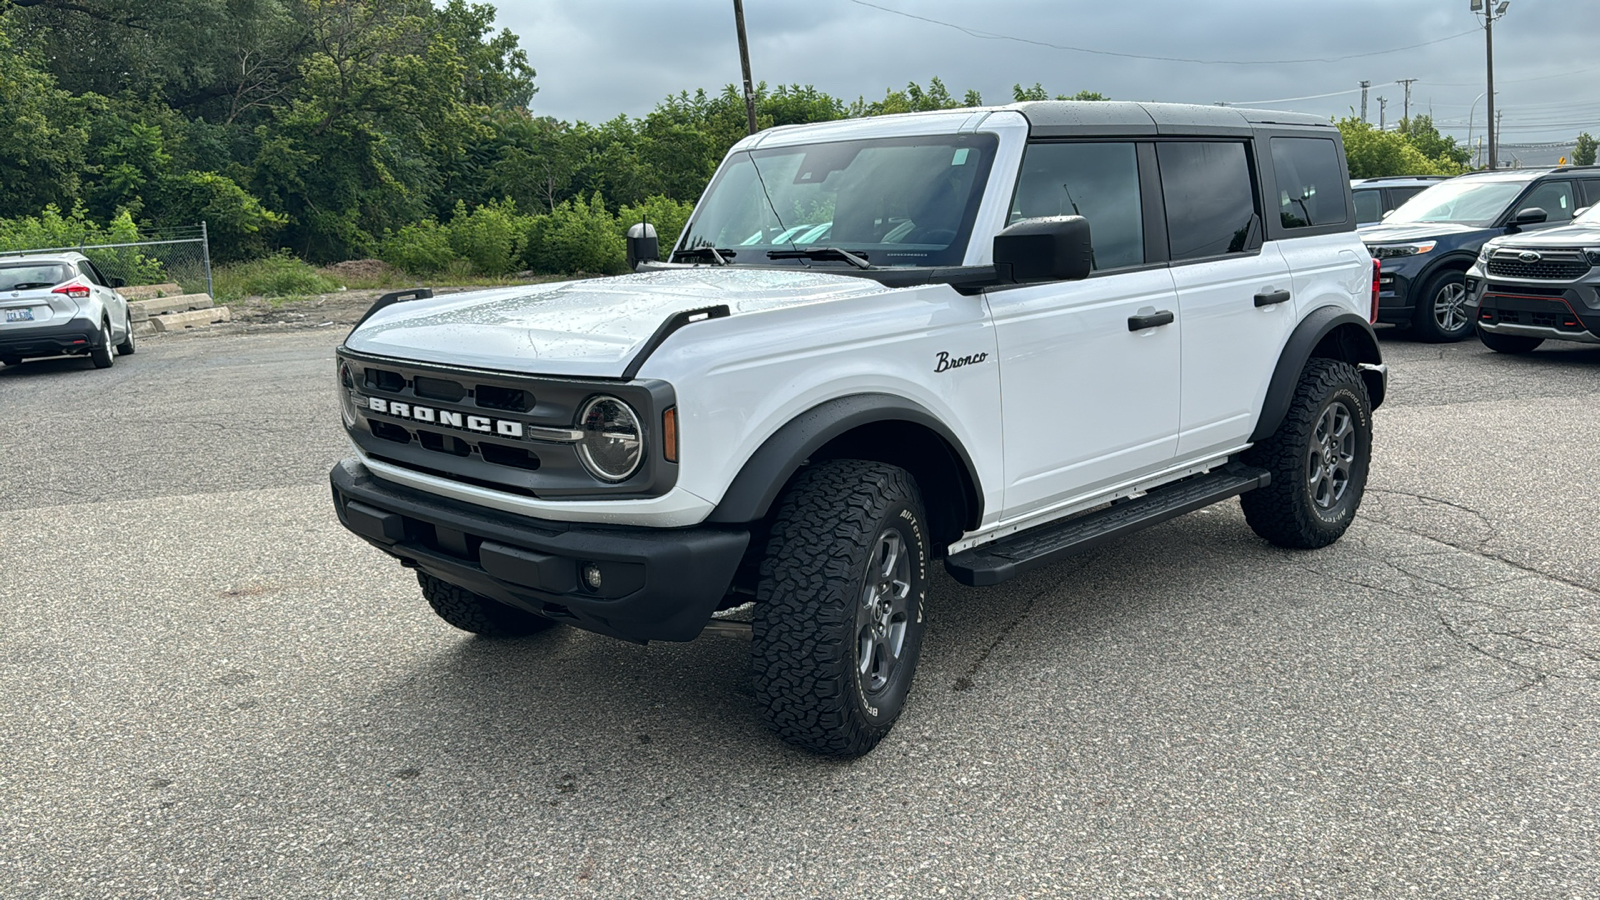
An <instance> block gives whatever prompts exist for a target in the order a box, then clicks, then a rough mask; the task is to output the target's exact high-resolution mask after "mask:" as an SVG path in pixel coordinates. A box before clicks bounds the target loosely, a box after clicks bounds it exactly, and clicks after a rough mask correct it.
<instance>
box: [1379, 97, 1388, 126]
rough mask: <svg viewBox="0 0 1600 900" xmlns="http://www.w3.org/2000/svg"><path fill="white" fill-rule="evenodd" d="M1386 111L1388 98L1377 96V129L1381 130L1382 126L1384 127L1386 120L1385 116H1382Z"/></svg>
mask: <svg viewBox="0 0 1600 900" xmlns="http://www.w3.org/2000/svg"><path fill="white" fill-rule="evenodd" d="M1388 111H1389V98H1388V97H1379V98H1378V130H1379V131H1382V130H1383V128H1384V124H1385V121H1386V120H1385V118H1384V113H1386V112H1388Z"/></svg>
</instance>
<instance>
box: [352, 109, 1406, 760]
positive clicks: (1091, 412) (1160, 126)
mask: <svg viewBox="0 0 1600 900" xmlns="http://www.w3.org/2000/svg"><path fill="white" fill-rule="evenodd" d="M1355 224H1356V217H1355V214H1354V210H1353V207H1352V204H1351V201H1350V189H1349V176H1348V172H1347V171H1346V167H1345V162H1344V152H1343V148H1342V145H1341V143H1340V139H1339V133H1338V131H1336V130H1335V129H1334V128H1333V127H1332V126H1331V125H1329V124H1328V123H1327V122H1325V121H1321V120H1319V119H1316V118H1313V117H1310V116H1303V115H1297V114H1292V113H1282V112H1264V111H1251V110H1240V109H1228V108H1220V107H1206V106H1180V105H1168V104H1155V103H1118V102H1112V103H1104V102H1099V103H1072V102H1053V103H1052V102H1041V103H1021V104H1017V105H1014V106H1008V107H1002V108H992V109H967V110H954V111H948V112H937V113H921V114H913V115H904V116H889V117H884V118H877V119H856V120H849V121H841V122H830V123H825V124H816V125H806V126H796V127H789V128H775V129H772V130H769V131H765V132H762V133H759V134H756V135H752V136H751V137H748V138H746V139H744V140H742V141H740V142H739V143H738V144H737V145H736V146H735V147H734V148H733V149H732V150H731V151H730V152H729V154H728V156H727V159H726V160H725V161H724V162H723V164H722V166H721V168H720V169H719V170H718V171H717V173H716V176H715V177H714V178H713V179H712V181H711V184H710V185H709V187H707V189H706V192H705V195H704V196H703V197H702V198H701V200H700V201H699V203H698V204H697V205H696V207H695V210H694V214H693V216H692V218H691V219H690V221H689V223H688V224H687V226H686V227H685V228H684V230H683V233H682V236H681V237H680V238H679V240H678V242H677V244H676V246H675V248H674V249H673V250H672V252H671V254H670V257H669V261H666V262H659V261H657V260H656V247H655V245H654V243H655V242H654V239H653V238H652V237H651V236H650V230H649V229H647V228H641V227H637V226H636V227H635V229H634V231H633V232H631V234H633V235H636V237H632V238H630V256H631V257H632V258H634V259H637V260H639V261H638V262H637V263H636V265H635V269H636V271H635V273H634V274H631V275H625V276H621V277H616V278H608V279H598V280H587V281H572V282H566V283H560V284H543V285H535V286H528V287H515V288H506V289H496V290H488V291H478V292H472V293H465V294H453V295H450V296H448V297H440V298H433V297H431V295H428V293H427V292H426V291H420V292H413V293H412V294H409V295H408V294H394V295H389V296H386V297H384V298H381V299H380V300H379V302H378V303H376V304H375V305H374V307H373V309H372V310H371V311H370V312H369V313H368V314H367V317H366V318H365V319H364V320H363V321H362V322H361V323H359V324H358V325H357V326H356V327H355V328H354V329H353V330H352V332H351V333H350V336H349V337H348V338H347V339H346V341H345V343H344V345H343V346H342V347H340V349H339V353H338V362H337V378H338V393H339V399H340V403H341V406H342V413H343V419H344V426H345V428H346V429H347V431H348V433H349V436H350V438H351V440H352V443H353V445H354V450H355V455H354V456H353V457H351V458H350V459H346V460H344V461H343V462H341V463H340V464H339V465H337V466H336V467H335V468H334V470H333V472H332V476H331V477H332V482H333V495H334V501H335V505H336V506H337V510H338V515H339V518H340V521H341V522H343V523H344V525H345V526H346V527H348V528H349V529H350V530H352V531H354V532H355V533H356V534H358V535H360V536H361V537H362V538H365V539H366V540H367V541H369V542H370V543H372V544H373V545H374V546H376V547H378V548H379V549H380V550H382V551H384V552H385V553H388V554H389V555H391V556H393V557H395V558H397V559H398V560H399V561H400V562H401V563H402V564H403V565H405V566H409V567H412V568H415V569H416V570H417V577H418V579H419V580H420V582H421V585H422V592H423V595H424V596H425V597H426V598H427V600H428V601H429V603H430V604H431V605H432V606H433V608H434V609H435V610H436V611H437V612H438V614H439V615H440V616H441V617H443V618H444V619H445V620H446V621H447V622H449V623H451V624H452V625H455V626H457V627H459V628H463V629H465V630H467V631H470V632H475V633H478V634H483V635H515V634H526V633H529V632H533V631H538V630H542V629H545V628H548V627H550V626H552V625H554V624H556V623H565V624H568V625H572V626H576V627H578V628H583V629H587V630H589V631H593V632H598V633H600V634H605V635H611V636H614V637H619V638H624V639H627V640H633V641H650V640H666V641H687V640H690V639H693V638H694V637H696V636H698V635H700V634H701V633H702V632H704V631H707V630H708V628H709V629H710V630H714V631H730V630H731V631H734V632H738V631H740V630H742V631H743V633H745V634H747V635H748V636H749V638H750V641H751V656H752V668H753V679H754V687H755V694H756V697H757V700H758V703H759V706H760V710H761V713H762V715H763V717H764V718H765V720H766V722H767V723H768V724H769V725H770V726H771V727H772V728H773V729H774V730H775V731H776V732H777V733H778V735H780V736H781V737H782V738H783V739H784V740H786V741H789V742H791V743H793V744H796V745H798V746H801V747H804V748H807V749H810V750H813V751H816V752H820V753H827V754H835V755H844V756H850V755H857V754H861V753H865V752H866V751H868V750H870V749H871V748H872V747H873V746H874V745H875V744H876V743H877V742H878V741H879V740H880V739H881V738H883V736H884V735H885V734H887V733H888V731H889V729H890V727H891V726H892V724H893V723H894V721H895V719H896V718H897V717H898V716H899V715H900V713H901V710H902V708H903V706H904V704H905V701H906V697H907V692H908V690H909V689H910V686H911V681H912V675H913V672H914V671H915V669H916V664H917V655H918V650H919V648H920V646H921V643H922V638H923V634H924V629H925V628H926V627H927V618H926V612H927V611H926V607H925V596H926V592H927V589H928V584H929V581H930V579H932V578H933V577H934V575H933V574H932V571H931V567H932V566H933V565H934V564H935V563H936V562H940V561H942V563H943V565H944V567H945V569H946V570H947V571H948V572H949V573H950V574H951V575H952V576H953V577H954V578H955V579H956V580H957V581H959V582H961V583H963V584H967V585H992V584H997V583H999V582H1002V581H1005V580H1006V579H1008V578H1011V577H1012V576H1015V575H1017V574H1019V573H1021V572H1024V571H1027V570H1029V569H1031V568H1034V567H1037V566H1043V565H1048V564H1050V563H1051V562H1053V561H1055V560H1058V559H1061V558H1063V557H1066V556H1068V555H1071V554H1073V553H1077V552H1081V551H1083V550H1085V549H1087V548H1091V547H1095V546H1098V545H1100V544H1102V543H1104V542H1106V541H1108V540H1111V539H1114V538H1116V537H1118V536H1120V535H1123V534H1126V533H1128V532H1130V531H1133V530H1135V529H1138V528H1142V527H1145V526H1148V525H1151V524H1154V523H1157V522H1161V521H1165V520H1167V519H1170V518H1172V517H1174V516H1177V515H1180V514H1182V513H1185V512H1188V511H1190V510H1194V509H1198V508H1200V507H1202V506H1205V505H1207V504H1211V503H1216V502H1219V501H1222V500H1226V499H1229V498H1232V497H1235V496H1238V497H1240V502H1241V503H1242V505H1243V507H1244V514H1245V519H1246V521H1247V522H1248V523H1249V524H1250V527H1251V528H1253V529H1254V530H1255V531H1256V533H1257V534H1259V535H1260V536H1261V537H1263V538H1265V539H1266V540H1268V541H1270V542H1272V543H1274V544H1277V545H1279V546H1283V547H1298V548H1311V547H1319V546H1323V545H1326V544H1328V543H1330V542H1332V541H1335V540H1337V539H1338V538H1339V537H1340V535H1341V534H1343V533H1344V531H1345V529H1346V528H1347V527H1348V526H1349V525H1350V522H1351V519H1352V518H1353V516H1354V515H1355V512H1356V509H1357V507H1358V506H1359V504H1360V502H1361V496H1362V491H1363V489H1364V487H1365V484H1366V479H1367V470H1368V462H1369V457H1370V452H1371V446H1372V444H1371V441H1372V419H1371V413H1372V409H1373V408H1374V407H1376V406H1377V405H1378V404H1379V403H1381V402H1382V400H1383V396H1384V390H1385V386H1386V378H1387V375H1386V369H1385V368H1384V366H1383V364H1382V361H1381V359H1380V356H1379V352H1378V345H1377V342H1376V341H1375V340H1374V338H1373V333H1372V328H1371V326H1370V324H1369V323H1370V321H1371V319H1372V315H1373V312H1374V311H1375V309H1376V297H1377V293H1376V275H1375V265H1374V263H1373V260H1372V259H1371V257H1370V256H1369V255H1368V254H1367V251H1366V249H1365V248H1364V247H1363V245H1362V243H1361V241H1360V240H1359V239H1358V238H1357V236H1356V233H1355ZM744 607H748V616H747V617H746V618H744V619H743V621H742V622H741V621H740V620H739V619H738V618H737V617H738V616H739V615H742V614H743V609H742V608H744ZM724 610H733V611H735V613H734V615H732V616H730V615H729V614H727V613H724V614H723V615H722V616H720V617H719V616H718V615H717V614H718V613H719V612H721V611H724Z"/></svg>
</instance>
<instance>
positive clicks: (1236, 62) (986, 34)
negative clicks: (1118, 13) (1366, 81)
mask: <svg viewBox="0 0 1600 900" xmlns="http://www.w3.org/2000/svg"><path fill="white" fill-rule="evenodd" d="M850 2H851V3H854V4H856V5H857V6H865V7H869V8H871V9H876V10H879V11H880V12H886V13H889V14H890V15H896V16H902V17H904V18H907V19H915V20H917V21H918V22H927V23H928V24H930V25H938V26H940V27H943V28H953V29H955V30H956V31H959V32H961V33H962V34H965V35H967V36H968V37H975V38H979V39H981V40H986V41H1015V42H1016V43H1019V44H1031V45H1033V46H1035V47H1048V48H1050V49H1051V50H1070V51H1072V52H1074V53H1092V54H1095V55H1096V56H1116V57H1120V58H1122V59H1146V60H1153V61H1156V62H1177V63H1194V64H1196V65H1202V66H1286V65H1292V64H1295V63H1336V62H1344V61H1345V60H1347V59H1365V58H1366V57H1369V56H1383V55H1384V54H1387V53H1399V52H1401V51H1403V50H1415V49H1417V48H1418V47H1427V46H1430V45H1433V44H1442V43H1444V42H1445V41H1453V40H1455V39H1456V38H1463V37H1466V36H1467V35H1469V34H1477V33H1478V29H1477V28H1473V29H1472V30H1471V31H1463V32H1461V33H1460V34H1452V35H1450V36H1449V37H1442V38H1437V39H1435V40H1431V41H1424V42H1422V43H1420V44H1411V45H1409V46H1406V47H1395V48H1393V49H1390V50H1374V51H1372V52H1370V53H1354V54H1351V55H1350V56H1335V57H1327V58H1313V57H1304V58H1302V59H1251V60H1243V59H1191V58H1188V57H1182V56H1146V55H1144V54H1140V53H1119V52H1116V51H1114V50H1096V49H1094V48H1092V47H1074V46H1071V45H1068V44H1052V43H1050V42H1049V41H1037V40H1033V39H1031V38H1022V37H1017V36H1015V35H1010V34H999V33H996V32H993V31H981V30H979V29H976V28H968V27H966V26H965V25H956V24H954V23H952V22H942V21H940V20H938V19H930V18H928V17H927V16H919V15H917V14H915V13H908V12H904V11H902V10H898V9H891V8H889V7H887V6H879V5H878V4H876V3H869V2H867V0H850Z"/></svg>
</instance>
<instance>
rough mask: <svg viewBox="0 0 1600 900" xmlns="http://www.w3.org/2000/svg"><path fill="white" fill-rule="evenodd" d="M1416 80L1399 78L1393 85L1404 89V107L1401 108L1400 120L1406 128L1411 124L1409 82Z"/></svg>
mask: <svg viewBox="0 0 1600 900" xmlns="http://www.w3.org/2000/svg"><path fill="white" fill-rule="evenodd" d="M1416 80H1417V79H1415V78H1400V79H1396V81H1395V84H1402V85H1405V88H1406V99H1405V106H1403V107H1401V111H1400V120H1401V121H1402V122H1405V123H1406V124H1407V125H1408V126H1409V125H1410V124H1411V82H1413V81H1416Z"/></svg>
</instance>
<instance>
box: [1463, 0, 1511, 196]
mask: <svg viewBox="0 0 1600 900" xmlns="http://www.w3.org/2000/svg"><path fill="white" fill-rule="evenodd" d="M1509 6H1511V0H1500V3H1499V5H1498V6H1496V5H1495V2H1494V0H1472V11H1473V12H1475V13H1478V14H1479V15H1482V16H1483V52H1484V57H1485V60H1486V63H1487V65H1486V67H1485V68H1486V69H1487V72H1488V76H1489V89H1488V90H1487V91H1485V92H1484V93H1485V94H1487V95H1488V97H1489V109H1488V113H1487V115H1486V116H1485V118H1486V119H1488V121H1487V122H1486V123H1485V125H1484V128H1485V129H1486V130H1487V131H1488V132H1489V169H1490V170H1491V171H1493V170H1495V169H1498V168H1500V142H1499V141H1498V140H1496V137H1497V135H1496V133H1495V132H1496V131H1497V129H1496V128H1495V120H1494V23H1495V20H1496V19H1500V18H1504V17H1505V14H1506V9H1507V8H1508V7H1509Z"/></svg>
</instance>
